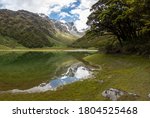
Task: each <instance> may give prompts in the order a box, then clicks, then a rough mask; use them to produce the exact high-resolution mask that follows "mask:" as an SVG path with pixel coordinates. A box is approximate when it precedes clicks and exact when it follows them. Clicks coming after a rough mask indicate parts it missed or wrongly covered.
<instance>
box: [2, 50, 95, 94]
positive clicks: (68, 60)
mask: <svg viewBox="0 0 150 118" xmlns="http://www.w3.org/2000/svg"><path fill="white" fill-rule="evenodd" d="M89 54H90V53H87V52H84V53H79V52H78V53H71V52H69V53H66V52H53V53H52V52H51V53H42V52H40V53H37V52H29V53H7V54H2V55H0V60H1V62H0V72H1V73H0V91H1V93H3V92H11V93H24V92H27V93H36V92H45V91H48V90H56V89H57V88H58V87H61V86H64V85H66V84H71V83H73V82H76V81H80V80H84V79H88V78H90V77H92V76H93V74H92V71H91V70H90V68H89V67H88V66H87V65H85V63H83V62H82V61H81V60H82V58H83V57H84V56H87V55H89Z"/></svg>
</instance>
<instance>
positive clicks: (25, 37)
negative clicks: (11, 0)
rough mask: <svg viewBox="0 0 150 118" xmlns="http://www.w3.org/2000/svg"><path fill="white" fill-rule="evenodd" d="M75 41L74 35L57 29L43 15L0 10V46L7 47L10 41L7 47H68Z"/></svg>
mask: <svg viewBox="0 0 150 118" xmlns="http://www.w3.org/2000/svg"><path fill="white" fill-rule="evenodd" d="M8 39H9V40H8ZM76 39H77V36H76V35H74V34H71V33H70V32H66V31H64V28H62V30H61V29H59V28H58V27H57V26H56V24H55V23H54V22H53V21H52V20H50V19H49V18H48V17H46V16H44V15H39V14H35V13H31V12H28V11H24V10H19V11H11V10H6V9H1V10H0V45H4V46H8V44H9V41H10V42H13V43H11V46H9V47H14V48H15V45H22V46H24V47H28V48H41V47H51V46H55V45H68V44H70V43H72V42H73V41H75V40H76ZM12 40H13V41H12ZM6 42H7V43H6Z"/></svg>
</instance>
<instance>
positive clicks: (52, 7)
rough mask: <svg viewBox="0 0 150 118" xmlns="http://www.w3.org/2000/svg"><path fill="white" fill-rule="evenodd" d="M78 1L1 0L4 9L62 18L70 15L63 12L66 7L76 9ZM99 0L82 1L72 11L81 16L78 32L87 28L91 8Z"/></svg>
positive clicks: (73, 13)
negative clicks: (58, 14)
mask: <svg viewBox="0 0 150 118" xmlns="http://www.w3.org/2000/svg"><path fill="white" fill-rule="evenodd" d="M76 1H77V0H0V4H2V5H3V7H2V8H6V9H10V10H15V11H16V10H21V9H24V10H28V11H31V12H34V13H44V14H46V15H48V14H50V13H52V12H56V13H60V16H62V17H65V16H68V15H69V14H68V13H65V12H62V13H61V9H62V8H64V7H75V4H74V2H76ZM96 1H98V0H80V2H81V4H80V5H79V6H78V7H77V8H75V9H74V10H72V11H70V13H71V14H72V15H76V14H78V15H79V19H78V20H76V21H75V25H76V27H77V28H78V30H81V29H83V28H86V27H87V26H86V21H87V17H88V15H89V14H90V8H91V6H92V5H93V4H94V3H95V2H96Z"/></svg>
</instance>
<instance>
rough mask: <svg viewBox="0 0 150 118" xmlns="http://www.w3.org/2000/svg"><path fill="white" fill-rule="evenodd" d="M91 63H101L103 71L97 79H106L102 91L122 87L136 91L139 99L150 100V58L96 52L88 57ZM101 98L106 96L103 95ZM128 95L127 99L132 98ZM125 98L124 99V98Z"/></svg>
mask: <svg viewBox="0 0 150 118" xmlns="http://www.w3.org/2000/svg"><path fill="white" fill-rule="evenodd" d="M85 60H87V61H89V62H90V63H93V64H97V65H101V66H102V71H101V72H100V73H99V74H98V75H97V77H96V79H97V80H104V83H103V84H102V85H101V90H100V93H102V91H104V90H106V89H108V88H116V89H121V90H124V91H127V92H131V93H136V94H137V95H139V96H140V97H138V98H137V100H149V99H148V97H147V96H148V94H149V93H150V86H149V85H150V60H149V59H146V58H144V57H139V56H129V55H128V56H125V55H103V54H95V55H92V56H89V57H86V58H85ZM101 99H102V100H103V99H104V98H103V97H102V96H101ZM130 99H131V97H128V98H127V99H126V100H130ZM123 100H124V99H123Z"/></svg>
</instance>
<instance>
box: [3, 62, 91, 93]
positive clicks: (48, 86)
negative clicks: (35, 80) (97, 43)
mask: <svg viewBox="0 0 150 118" xmlns="http://www.w3.org/2000/svg"><path fill="white" fill-rule="evenodd" d="M92 76H93V73H92V72H91V70H90V69H89V68H87V67H85V66H84V65H83V64H82V65H81V63H80V64H74V65H72V66H70V67H69V68H68V70H67V72H66V73H65V74H63V76H62V77H58V78H57V79H54V80H51V81H50V82H49V83H42V84H40V85H39V86H36V87H33V88H30V89H26V90H19V89H13V90H9V91H3V92H1V93H5V92H9V93H40V92H46V91H49V90H56V89H57V88H58V87H61V86H64V85H66V84H71V83H74V82H76V81H80V80H84V79H88V78H91V77H92Z"/></svg>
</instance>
